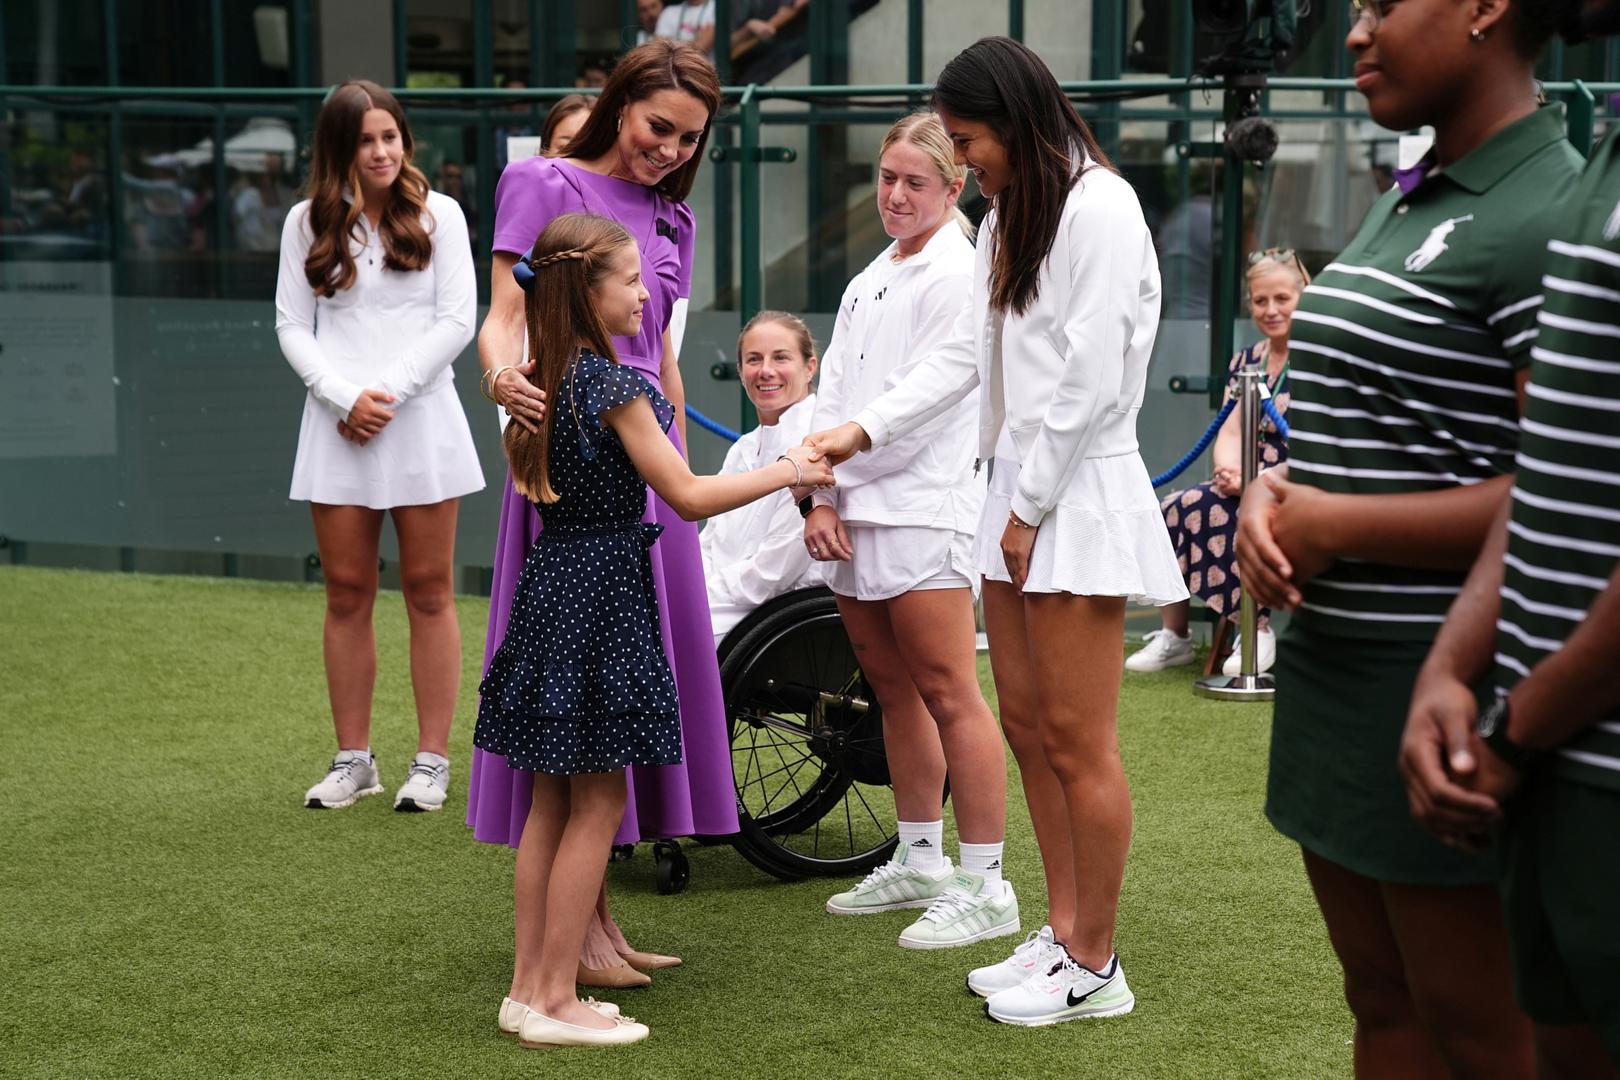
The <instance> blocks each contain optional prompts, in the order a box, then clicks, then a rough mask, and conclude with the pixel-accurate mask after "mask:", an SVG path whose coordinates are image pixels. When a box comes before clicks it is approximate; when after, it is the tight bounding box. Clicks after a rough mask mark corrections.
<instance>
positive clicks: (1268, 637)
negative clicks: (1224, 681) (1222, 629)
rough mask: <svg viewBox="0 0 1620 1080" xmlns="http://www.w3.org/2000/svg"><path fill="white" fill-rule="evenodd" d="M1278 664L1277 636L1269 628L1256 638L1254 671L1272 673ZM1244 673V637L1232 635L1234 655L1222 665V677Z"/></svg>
mask: <svg viewBox="0 0 1620 1080" xmlns="http://www.w3.org/2000/svg"><path fill="white" fill-rule="evenodd" d="M1276 662H1277V635H1276V634H1273V633H1272V632H1271V628H1270V627H1269V626H1268V627H1266V628H1265V629H1264V630H1261V631H1260V632H1259V633H1258V634H1256V635H1255V636H1254V669H1255V671H1256V673H1264V672H1267V671H1270V670H1271V668H1272V665H1273V664H1275V663H1276ZM1242 673H1243V635H1242V634H1233V635H1232V655H1231V656H1228V657H1227V658H1226V663H1224V664H1222V665H1221V674H1222V675H1241V674H1242Z"/></svg>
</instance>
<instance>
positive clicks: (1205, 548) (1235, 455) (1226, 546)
mask: <svg viewBox="0 0 1620 1080" xmlns="http://www.w3.org/2000/svg"><path fill="white" fill-rule="evenodd" d="M1310 281H1311V277H1310V274H1308V273H1307V272H1306V270H1305V267H1304V264H1302V263H1301V262H1300V261H1299V256H1298V255H1296V254H1295V253H1294V252H1293V251H1291V250H1289V249H1287V248H1267V249H1266V250H1264V251H1257V252H1255V253H1254V254H1252V255H1250V256H1249V273H1248V288H1249V317H1250V318H1251V319H1253V320H1254V325H1255V326H1257V327H1259V328H1260V332H1261V333H1262V334H1264V335H1265V336H1264V337H1263V338H1262V339H1261V340H1260V341H1259V342H1257V343H1256V344H1254V345H1250V346H1249V347H1248V348H1246V349H1242V350H1240V351H1239V352H1238V354H1237V355H1236V356H1234V357H1232V365H1231V368H1230V371H1229V373H1228V379H1227V383H1226V396H1227V399H1228V400H1230V399H1232V398H1234V397H1236V396H1237V392H1238V372H1240V371H1242V370H1244V369H1251V370H1252V369H1259V370H1263V371H1264V372H1265V375H1266V386H1267V387H1268V388H1269V389H1270V390H1271V397H1272V400H1273V402H1274V403H1275V404H1276V406H1277V411H1278V413H1283V414H1286V413H1287V412H1288V396H1289V387H1288V330H1289V326H1290V324H1291V323H1292V321H1293V317H1294V305H1296V304H1298V303H1299V296H1300V293H1302V292H1304V291H1305V286H1307V285H1309V284H1310ZM1238 415H1239V410H1237V409H1233V410H1232V413H1231V415H1230V416H1228V417H1227V418H1226V423H1224V424H1222V425H1221V431H1220V434H1219V435H1217V436H1216V437H1215V449H1214V450H1213V451H1211V453H1210V457H1211V460H1212V462H1213V463H1214V470H1213V472H1212V474H1211V477H1210V479H1209V480H1207V481H1205V482H1204V483H1202V484H1194V485H1193V486H1192V487H1190V488H1187V489H1186V490H1185V491H1172V492H1171V493H1170V494H1168V495H1166V496H1165V497H1164V499H1163V501H1162V503H1161V506H1162V507H1163V509H1164V523H1165V525H1166V526H1167V527H1168V528H1169V529H1170V539H1171V541H1172V543H1174V544H1175V548H1176V558H1177V560H1178V561H1179V562H1180V563H1181V572H1182V573H1183V574H1184V575H1185V576H1186V578H1187V589H1188V591H1189V592H1191V593H1192V594H1193V595H1194V596H1196V597H1198V598H1199V599H1201V600H1203V601H1204V603H1205V604H1207V605H1208V606H1209V608H1210V610H1211V611H1214V612H1215V613H1216V614H1217V615H1222V616H1224V617H1226V618H1228V619H1232V620H1233V621H1236V620H1237V614H1238V601H1239V598H1240V594H1241V592H1242V590H1241V588H1240V587H1239V585H1238V579H1237V573H1236V565H1237V564H1236V560H1235V559H1234V557H1233V554H1232V537H1233V535H1234V534H1235V533H1236V532H1237V508H1238V499H1239V497H1240V496H1241V495H1242V493H1243V473H1242V468H1243V464H1242V463H1243V439H1242V435H1241V433H1240V432H1239V430H1238ZM1287 459H1288V443H1287V442H1286V441H1285V440H1284V439H1283V436H1282V432H1280V431H1278V430H1277V426H1276V425H1275V424H1274V423H1273V422H1272V421H1271V418H1270V417H1269V416H1264V415H1262V416H1261V418H1260V446H1259V457H1258V460H1259V464H1260V468H1261V469H1262V470H1265V469H1269V468H1271V467H1273V466H1275V465H1279V464H1281V463H1282V462H1284V461H1286V460H1287ZM1190 606H1191V604H1190V601H1187V600H1183V601H1181V603H1179V604H1168V605H1166V606H1164V607H1162V608H1160V609H1159V617H1160V618H1161V619H1162V620H1163V621H1164V626H1163V627H1162V628H1160V629H1158V630H1155V631H1153V632H1152V633H1150V634H1148V635H1147V644H1146V645H1145V646H1143V648H1141V649H1140V650H1138V651H1137V652H1136V653H1134V654H1133V655H1131V656H1130V657H1128V658H1126V660H1125V667H1126V669H1127V670H1129V671H1163V670H1164V669H1165V668H1169V667H1176V666H1178V665H1181V664H1190V663H1192V662H1193V644H1192V634H1191V633H1190V631H1189V630H1188V625H1187V623H1188V618H1189V614H1190V611H1189V609H1190ZM1268 615H1269V613H1268V612H1266V611H1263V610H1262V611H1261V612H1260V621H1259V632H1258V634H1257V635H1256V638H1255V655H1256V657H1257V659H1258V668H1259V670H1261V671H1269V670H1270V669H1271V665H1272V663H1273V661H1275V660H1276V657H1277V642H1276V638H1275V637H1274V636H1273V635H1272V633H1271V628H1270V627H1269V626H1268V625H1267V622H1268V621H1269V619H1268ZM1238 644H1239V643H1238V642H1237V640H1236V639H1234V640H1233V649H1232V655H1231V656H1229V657H1227V660H1226V667H1225V669H1224V670H1225V672H1226V674H1228V675H1236V674H1237V673H1238V662H1239V660H1238V658H1239V657H1240V656H1241V655H1242V652H1241V650H1240V649H1239V648H1238Z"/></svg>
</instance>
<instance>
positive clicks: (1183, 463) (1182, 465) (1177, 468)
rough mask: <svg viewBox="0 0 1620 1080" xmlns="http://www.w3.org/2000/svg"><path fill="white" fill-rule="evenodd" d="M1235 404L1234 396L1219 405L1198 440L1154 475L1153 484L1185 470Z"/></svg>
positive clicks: (1158, 483) (1206, 448) (1156, 485)
mask: <svg viewBox="0 0 1620 1080" xmlns="http://www.w3.org/2000/svg"><path fill="white" fill-rule="evenodd" d="M1236 405H1237V399H1236V398H1230V399H1228V400H1227V402H1226V404H1225V405H1222V406H1221V411H1220V412H1218V413H1216V414H1215V419H1213V420H1211V421H1210V422H1209V427H1207V428H1205V429H1204V433H1203V434H1202V435H1200V436H1199V437H1198V441H1197V442H1195V443H1193V447H1192V449H1191V450H1188V451H1187V452H1186V453H1185V454H1182V455H1181V460H1180V461H1178V462H1176V463H1175V464H1174V465H1172V466H1170V467H1169V468H1168V469H1166V470H1165V471H1164V472H1162V473H1160V474H1159V475H1158V476H1155V477H1154V478H1153V486H1154V487H1161V486H1163V485H1165V484H1168V483H1169V482H1170V481H1172V480H1174V479H1175V478H1176V477H1178V476H1180V475H1181V474H1182V473H1184V472H1186V471H1187V467H1188V466H1189V465H1191V464H1192V463H1193V462H1195V461H1197V460H1198V458H1199V456H1200V455H1201V454H1203V452H1204V451H1205V450H1208V449H1209V444H1210V443H1211V442H1213V441H1214V439H1215V435H1216V433H1217V432H1219V431H1220V430H1221V425H1222V424H1224V423H1226V418H1227V417H1228V416H1231V415H1232V409H1233V407H1234V406H1236Z"/></svg>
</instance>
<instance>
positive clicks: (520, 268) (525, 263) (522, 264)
mask: <svg viewBox="0 0 1620 1080" xmlns="http://www.w3.org/2000/svg"><path fill="white" fill-rule="evenodd" d="M512 276H513V277H514V278H516V279H517V283H518V287H519V288H521V289H522V290H523V291H524V292H533V291H534V267H533V266H532V265H530V263H529V257H528V256H527V255H525V256H523V257H522V258H520V259H518V261H517V262H515V263H513V264H512Z"/></svg>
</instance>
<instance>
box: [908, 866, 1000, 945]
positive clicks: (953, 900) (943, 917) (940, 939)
mask: <svg viewBox="0 0 1620 1080" xmlns="http://www.w3.org/2000/svg"><path fill="white" fill-rule="evenodd" d="M1019 929H1020V927H1019V925H1018V897H1016V896H1014V895H1013V887H1012V882H1010V881H1005V880H1003V881H986V880H984V875H983V874H975V873H972V872H971V871H968V870H958V871H957V872H956V873H955V874H953V875H952V876H951V878H950V883H949V884H948V885H947V886H946V888H945V891H944V892H942V893H941V894H940V896H939V899H938V900H935V901H934V902H933V903H932V904H931V905H929V908H928V910H927V911H925V912H923V914H922V918H920V919H918V920H917V921H916V922H914V923H912V924H911V925H910V926H908V927H906V928H905V929H904V930H903V931H901V933H900V945H901V947H902V948H906V949H949V948H952V947H953V946H956V945H969V944H972V943H973V942H975V941H983V940H984V939H985V938H993V937H1005V936H1006V935H1008V934H1016V933H1018V931H1019Z"/></svg>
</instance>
